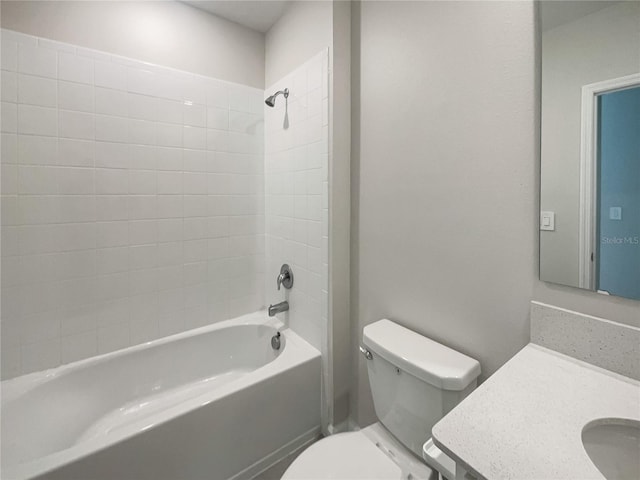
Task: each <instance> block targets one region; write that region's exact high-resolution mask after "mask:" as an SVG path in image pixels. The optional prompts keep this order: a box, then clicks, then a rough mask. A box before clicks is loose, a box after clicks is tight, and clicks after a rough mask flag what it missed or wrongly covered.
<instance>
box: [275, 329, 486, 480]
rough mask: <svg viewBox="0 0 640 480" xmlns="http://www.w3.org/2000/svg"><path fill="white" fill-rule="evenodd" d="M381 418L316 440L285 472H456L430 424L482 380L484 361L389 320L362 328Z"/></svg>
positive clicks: (287, 476)
mask: <svg viewBox="0 0 640 480" xmlns="http://www.w3.org/2000/svg"><path fill="white" fill-rule="evenodd" d="M363 343H364V345H365V347H366V349H362V350H364V353H365V356H366V358H367V367H368V368H367V370H368V374H369V382H370V385H371V392H372V395H373V401H374V406H375V411H376V415H377V417H378V420H379V422H378V423H375V424H373V425H370V426H368V427H366V428H365V429H363V430H359V431H356V432H349V433H340V434H337V435H332V436H329V437H327V438H324V439H322V440H320V441H319V442H316V443H314V444H313V445H311V446H310V447H309V448H307V449H306V450H305V451H304V452H303V453H302V454H300V456H299V457H298V458H297V459H296V460H295V461H294V462H293V463H292V464H291V465H290V466H289V468H288V469H287V470H286V472H285V473H284V475H283V477H282V478H283V480H299V479H318V480H320V479H327V480H329V479H335V480H357V479H363V480H364V479H371V480H378V479H380V480H382V479H389V480H390V479H405V480H408V479H425V480H437V479H438V477H439V476H441V477H444V478H447V479H448V480H454V479H455V464H454V462H453V460H451V459H450V458H449V457H447V456H446V455H445V454H444V453H443V452H442V451H440V450H439V449H438V448H437V447H436V446H435V445H433V442H432V441H431V428H432V427H433V425H435V423H436V422H437V421H439V420H440V419H441V418H442V417H443V416H444V415H446V413H448V412H449V411H450V410H451V409H452V408H453V407H455V406H456V405H457V404H458V403H459V402H460V401H461V400H462V399H463V398H465V397H466V396H467V395H468V394H469V393H470V392H471V391H472V390H473V389H474V388H475V387H476V382H477V377H478V375H480V364H479V363H478V361H477V360H474V359H472V358H470V357H468V356H466V355H464V354H462V353H460V352H456V351H455V350H452V349H450V348H448V347H445V346H444V345H441V344H439V343H437V342H435V341H433V340H431V339H429V338H426V337H424V336H422V335H420V334H418V333H416V332H413V331H411V330H409V329H407V328H405V327H403V326H401V325H398V324H397V323H394V322H392V321H390V320H387V319H383V320H379V321H377V322H375V323H372V324H371V325H367V326H366V327H365V328H364V331H363Z"/></svg>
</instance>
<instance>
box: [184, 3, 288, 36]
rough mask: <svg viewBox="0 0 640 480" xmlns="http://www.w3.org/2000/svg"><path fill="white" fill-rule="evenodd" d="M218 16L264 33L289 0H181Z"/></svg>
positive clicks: (274, 21) (277, 17)
mask: <svg viewBox="0 0 640 480" xmlns="http://www.w3.org/2000/svg"><path fill="white" fill-rule="evenodd" d="M182 1H183V2H184V3H188V4H189V5H191V6H194V7H196V8H199V9H201V10H205V11H207V12H209V13H213V14H214V15H217V16H218V17H222V18H226V19H227V20H231V21H232V22H236V23H239V24H240V25H244V26H245V27H248V28H250V29H252V30H256V31H258V32H262V33H266V32H267V30H269V29H270V28H271V26H272V25H273V24H274V23H276V22H277V21H278V19H279V18H280V16H281V15H282V13H283V12H284V9H285V7H286V6H287V5H288V4H289V3H290V0H215V1H214V0H182Z"/></svg>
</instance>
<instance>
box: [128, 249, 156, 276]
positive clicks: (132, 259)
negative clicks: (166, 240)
mask: <svg viewBox="0 0 640 480" xmlns="http://www.w3.org/2000/svg"><path fill="white" fill-rule="evenodd" d="M157 264H158V246H157V245H156V244H152V245H135V246H131V247H129V269H130V270H141V269H146V268H154V267H156V266H157Z"/></svg>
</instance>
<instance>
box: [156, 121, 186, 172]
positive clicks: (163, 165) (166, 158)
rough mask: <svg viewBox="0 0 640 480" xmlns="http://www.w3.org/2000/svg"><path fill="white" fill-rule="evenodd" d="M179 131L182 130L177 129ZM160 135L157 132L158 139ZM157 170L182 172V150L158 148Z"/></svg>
mask: <svg viewBox="0 0 640 480" xmlns="http://www.w3.org/2000/svg"><path fill="white" fill-rule="evenodd" d="M178 129H179V130H180V131H182V129H181V128H180V127H178ZM160 136H162V133H161V132H160V131H158V137H160ZM157 161H158V163H157V168H158V170H182V165H183V163H182V149H180V148H170V147H160V148H158V149H157Z"/></svg>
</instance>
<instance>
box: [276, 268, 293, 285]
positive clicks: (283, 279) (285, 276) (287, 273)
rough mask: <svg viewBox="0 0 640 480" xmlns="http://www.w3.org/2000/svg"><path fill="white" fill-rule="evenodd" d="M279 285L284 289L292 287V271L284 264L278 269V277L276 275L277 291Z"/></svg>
mask: <svg viewBox="0 0 640 480" xmlns="http://www.w3.org/2000/svg"><path fill="white" fill-rule="evenodd" d="M280 285H282V286H283V287H284V288H286V289H289V288H291V287H293V271H292V270H291V267H290V266H289V265H287V264H286V263H285V264H284V265H282V267H280V275H278V290H280Z"/></svg>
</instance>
